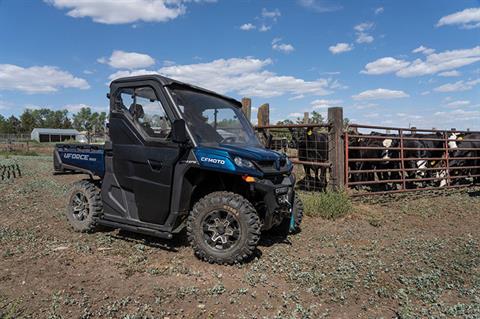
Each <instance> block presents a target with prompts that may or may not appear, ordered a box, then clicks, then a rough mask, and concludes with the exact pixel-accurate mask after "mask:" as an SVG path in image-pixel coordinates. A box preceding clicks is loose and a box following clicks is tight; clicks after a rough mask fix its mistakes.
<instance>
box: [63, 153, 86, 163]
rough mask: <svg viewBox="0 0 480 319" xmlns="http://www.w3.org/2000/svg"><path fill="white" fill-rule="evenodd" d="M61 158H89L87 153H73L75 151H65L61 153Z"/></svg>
mask: <svg viewBox="0 0 480 319" xmlns="http://www.w3.org/2000/svg"><path fill="white" fill-rule="evenodd" d="M63 158H66V159H75V160H81V161H88V160H89V156H88V155H87V154H75V153H65V154H63Z"/></svg>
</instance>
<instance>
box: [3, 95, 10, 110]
mask: <svg viewBox="0 0 480 319" xmlns="http://www.w3.org/2000/svg"><path fill="white" fill-rule="evenodd" d="M0 97H1V95H0ZM12 106H13V103H12V102H8V101H3V100H0V110H4V109H7V108H9V107H12Z"/></svg>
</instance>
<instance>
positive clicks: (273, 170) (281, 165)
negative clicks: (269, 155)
mask: <svg viewBox="0 0 480 319" xmlns="http://www.w3.org/2000/svg"><path fill="white" fill-rule="evenodd" d="M255 163H256V164H257V166H258V167H259V168H260V169H261V170H262V171H263V172H264V173H265V174H278V173H279V172H285V171H286V170H287V160H286V159H285V158H282V159H280V160H279V161H278V162H277V161H256V162H255Z"/></svg>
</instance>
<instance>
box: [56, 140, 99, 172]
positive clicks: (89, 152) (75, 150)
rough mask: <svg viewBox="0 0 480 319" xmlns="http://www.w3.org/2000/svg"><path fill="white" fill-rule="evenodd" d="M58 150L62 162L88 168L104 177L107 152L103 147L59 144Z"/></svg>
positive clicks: (83, 168)
mask: <svg viewBox="0 0 480 319" xmlns="http://www.w3.org/2000/svg"><path fill="white" fill-rule="evenodd" d="M56 151H57V152H58V155H59V157H60V160H61V162H62V164H64V165H68V166H72V167H74V168H79V169H81V170H86V171H89V172H91V173H92V174H94V175H97V176H100V177H103V175H104V174H105V153H104V150H103V148H101V147H98V146H91V145H68V144H65V145H57V147H56Z"/></svg>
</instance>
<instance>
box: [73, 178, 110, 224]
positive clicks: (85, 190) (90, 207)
mask: <svg viewBox="0 0 480 319" xmlns="http://www.w3.org/2000/svg"><path fill="white" fill-rule="evenodd" d="M102 212H103V206H102V198H101V195H100V189H99V188H98V187H97V186H96V185H95V184H93V183H91V182H89V181H79V182H76V183H75V184H73V186H72V188H71V190H70V195H69V202H68V207H67V212H66V214H67V219H68V221H69V222H70V225H72V227H73V229H74V230H75V231H78V232H90V231H93V230H94V229H95V227H96V225H97V221H98V219H99V218H100V217H101V215H102Z"/></svg>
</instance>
